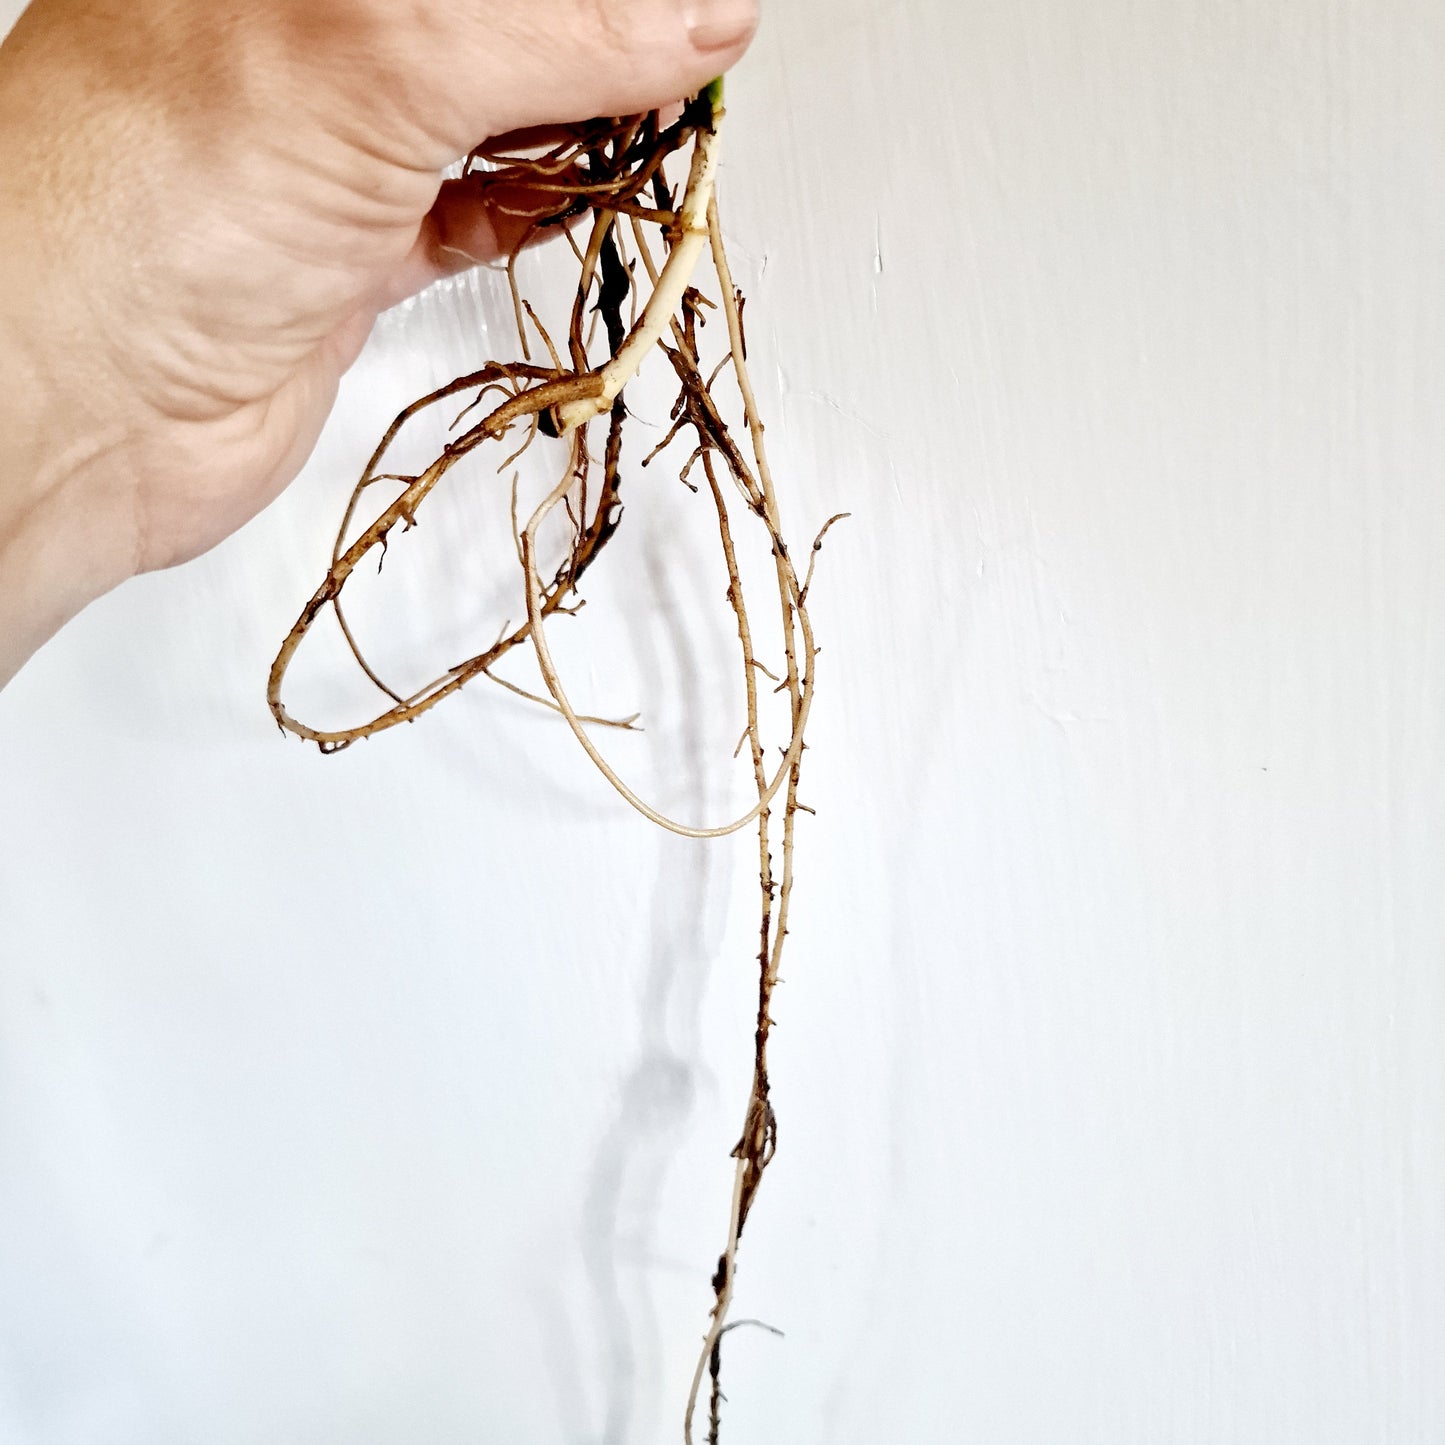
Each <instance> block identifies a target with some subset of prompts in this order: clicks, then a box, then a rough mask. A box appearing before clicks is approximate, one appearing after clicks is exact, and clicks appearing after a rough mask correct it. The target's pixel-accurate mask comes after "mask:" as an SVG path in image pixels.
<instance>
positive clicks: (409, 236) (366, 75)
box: [0, 0, 754, 685]
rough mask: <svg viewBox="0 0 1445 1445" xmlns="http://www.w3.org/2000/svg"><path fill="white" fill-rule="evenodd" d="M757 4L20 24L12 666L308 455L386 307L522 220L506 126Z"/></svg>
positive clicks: (14, 115)
mask: <svg viewBox="0 0 1445 1445" xmlns="http://www.w3.org/2000/svg"><path fill="white" fill-rule="evenodd" d="M753 7H754V0H409V3H398V0H250V3H246V4H228V3H224V0H125V3H122V0H34V3H33V4H32V5H31V6H30V8H29V9H28V10H27V11H26V12H25V13H24V15H23V16H22V17H21V19H20V21H19V22H18V23H17V25H16V27H15V29H14V30H13V32H12V33H11V35H10V36H9V37H8V38H7V39H6V41H5V42H4V44H3V45H0V397H3V405H4V408H5V412H4V416H3V429H0V685H3V683H4V682H5V681H6V680H7V679H8V678H9V677H10V676H11V675H12V674H13V673H14V672H15V670H16V669H18V668H19V666H20V665H21V664H22V663H23V662H24V661H25V659H26V658H27V657H28V656H29V655H30V653H31V652H32V651H33V650H34V649H35V648H36V647H38V646H39V645H40V644H41V643H42V642H43V641H44V640H45V639H46V638H47V637H48V636H49V635H50V634H51V633H52V632H53V631H54V630H55V629H56V628H57V627H59V626H60V625H62V624H63V623H64V622H65V621H66V620H67V619H68V618H69V617H71V616H73V615H74V614H75V613H76V612H78V611H79V610H80V609H81V608H82V607H84V606H85V605H86V603H87V602H89V601H90V600H92V599H93V598H95V597H97V596H99V595H100V594H101V593H103V592H105V591H107V590H109V588H111V587H113V586H115V585H116V584H117V583H119V582H120V581H122V580H124V579H125V578H126V577H128V576H131V575H132V574H134V573H137V572H141V571H146V570H150V569H154V568H159V567H167V566H171V565H173V564H175V563H178V562H182V561H185V560H187V559H189V558H191V557H194V556H196V555H198V554H199V553H201V552H204V551H205V550H207V549H208V548H210V547H212V546H214V545H215V544H216V543H217V542H219V541H220V540H221V539H222V538H224V537H225V536H227V535H229V534H230V533H231V532H232V531H234V530H235V529H236V528H237V527H239V526H240V525H241V524H242V523H243V522H245V521H247V520H248V519H249V518H250V517H252V516H253V515H254V514H255V513H256V512H258V511H260V510H261V508H263V507H264V506H266V504H267V503H268V502H270V501H271V500H272V499H273V498H274V497H275V496H276V495H277V494H278V493H279V492H280V491H281V490H282V488H283V487H285V485H286V484H287V483H288V482H289V481H290V480H291V479H292V478H293V477H294V476H295V474H296V473H297V471H299V470H300V468H301V466H302V464H303V462H304V461H305V459H306V458H307V456H308V455H309V454H310V452H311V450H312V448H313V446H314V445H315V442H316V438H317V437H318V435H319V434H320V431H321V427H322V425H323V423H324V421H325V419H326V416H327V414H328V412H329V411H330V409H331V405H332V402H333V400H334V398H335V394H336V388H337V384H338V382H339V380H340V378H341V375H342V373H343V372H344V371H345V370H346V368H347V367H348V366H349V365H350V364H351V362H352V361H353V360H354V359H355V357H356V355H357V353H358V352H359V351H360V349H361V347H362V345H363V344H364V342H365V340H366V337H367V335H368V333H369V332H370V330H371V327H372V324H373V322H374V321H375V319H376V317H377V315H378V314H379V313H380V312H381V311H382V310H384V309H386V307H388V306H390V305H392V304H394V303H395V302H397V301H398V300H401V299H402V298H403V297H405V296H407V295H409V294H411V293H412V292H414V291H416V290H419V289H421V288H422V287H423V286H425V285H427V284H428V283H429V282H431V281H432V280H434V279H436V278H437V277H439V276H441V275H444V274H447V273H449V272H453V271H456V270H458V269H461V268H462V267H464V266H466V265H470V264H472V263H473V262H474V261H480V260H485V259H488V258H492V257H495V256H497V255H499V254H505V253H506V251H507V250H508V249H510V247H511V245H512V244H513V243H514V242H515V240H516V239H517V238H518V235H519V230H520V228H521V227H522V225H523V224H524V223H523V222H520V221H518V219H517V218H515V217H508V216H506V215H504V214H502V213H500V212H498V211H496V210H494V209H492V208H491V207H489V205H488V203H487V200H486V198H485V197H484V195H483V194H482V192H481V190H480V187H478V186H477V185H475V184H469V183H450V182H449V183H447V184H446V185H445V186H443V184H442V182H441V171H442V169H443V168H444V167H445V166H446V165H448V164H449V163H451V162H452V161H455V160H456V159H458V158H459V157H461V156H462V155H465V154H466V153H467V152H468V151H470V150H471V149H472V148H473V147H475V146H476V145H477V144H479V143H480V142H481V141H482V140H484V139H487V138H489V137H492V136H495V135H498V134H503V133H506V132H510V131H513V130H516V129H519V128H523V127H529V126H534V125H544V124H553V123H567V122H573V121H580V120H584V119H587V118H589V117H591V116H593V115H619V114H629V113H632V112H636V111H641V110H646V109H649V108H651V107H653V106H657V105H662V104H666V103H667V102H670V101H673V100H677V99H681V98H682V97H684V96H686V95H688V94H691V93H692V92H693V91H695V90H697V89H698V88H700V87H701V86H702V85H704V84H706V82H707V81H708V80H710V79H711V78H712V77H713V76H714V75H716V74H718V73H720V72H721V71H723V70H725V69H726V68H727V67H728V66H730V65H731V64H732V63H733V62H734V61H735V60H736V59H737V58H738V57H739V56H740V55H741V53H742V51H743V50H744V49H745V48H746V45H747V43H748V40H749V39H750V38H751V33H752V28H753V24H754V8H753Z"/></svg>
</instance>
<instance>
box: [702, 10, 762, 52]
mask: <svg viewBox="0 0 1445 1445" xmlns="http://www.w3.org/2000/svg"><path fill="white" fill-rule="evenodd" d="M684 13H685V14H686V16H687V33H688V38H689V39H690V40H691V41H692V44H693V49H695V50H702V51H713V50H736V49H737V47H738V46H739V45H741V44H742V43H743V42H744V41H745V40H747V39H748V38H749V36H751V35H752V33H753V31H754V30H756V29H757V25H758V7H757V5H756V4H754V3H753V0H686V3H685V5H684Z"/></svg>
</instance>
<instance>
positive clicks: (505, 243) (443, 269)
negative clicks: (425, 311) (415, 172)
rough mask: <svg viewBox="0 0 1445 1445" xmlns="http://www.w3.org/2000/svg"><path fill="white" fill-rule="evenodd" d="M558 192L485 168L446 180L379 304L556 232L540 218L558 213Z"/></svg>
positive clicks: (383, 305) (400, 298)
mask: <svg viewBox="0 0 1445 1445" xmlns="http://www.w3.org/2000/svg"><path fill="white" fill-rule="evenodd" d="M556 206H557V197H556V196H555V195H553V194H551V193H543V192H539V191H534V190H531V189H530V188H528V187H526V186H519V185H499V184H496V183H491V182H489V181H488V178H487V176H486V175H485V173H478V174H473V175H470V176H467V177H465V178H464V179H462V180H457V181H443V182H442V186H441V190H440V191H439V192H438V193H437V198H436V203H435V204H434V205H433V206H432V208H431V210H430V211H429V212H428V213H427V215H426V217H425V219H424V220H423V221H422V224H421V229H420V231H419V232H418V234H417V239H416V244H415V245H414V246H413V247H412V249H411V252H410V254H409V255H408V256H407V257H406V259H405V260H404V261H403V262H402V263H401V265H400V266H399V267H398V268H397V269H396V270H395V271H394V272H393V273H392V274H391V275H390V276H389V277H387V278H386V281H385V284H384V287H383V290H382V292H381V295H380V296H379V298H378V302H377V305H378V307H379V309H381V310H385V309H386V308H387V307H389V306H394V305H396V304H397V302H399V301H404V300H405V299H406V298H407V297H408V296H414V295H415V294H416V293H417V292H418V291H422V290H424V289H425V288H426V287H428V286H430V285H431V284H432V282H433V281H439V280H441V279H442V277H444V276H454V275H456V274H457V273H458V272H460V271H466V270H469V269H470V268H471V267H473V266H477V265H481V264H483V263H485V262H488V261H498V260H502V259H505V258H506V257H508V256H510V255H511V254H512V252H513V251H515V250H516V249H517V248H518V247H519V246H520V245H522V244H523V243H524V242H530V241H538V240H543V239H545V238H546V237H548V236H554V235H556V234H557V230H556V227H555V226H548V227H546V228H545V229H538V222H539V221H540V220H543V219H546V218H548V217H550V216H551V215H552V214H554V213H555V210H556Z"/></svg>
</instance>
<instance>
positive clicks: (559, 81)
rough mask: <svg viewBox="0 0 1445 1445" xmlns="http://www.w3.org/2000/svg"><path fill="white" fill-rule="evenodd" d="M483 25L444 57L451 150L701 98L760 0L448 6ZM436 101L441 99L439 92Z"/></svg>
mask: <svg viewBox="0 0 1445 1445" xmlns="http://www.w3.org/2000/svg"><path fill="white" fill-rule="evenodd" d="M451 3H465V5H466V6H467V8H468V10H469V11H470V12H471V13H472V14H473V15H474V16H476V17H477V19H476V21H475V23H474V24H472V25H471V26H470V27H469V32H468V33H469V36H470V37H471V38H470V43H466V44H463V45H461V46H460V47H458V48H457V50H455V51H454V52H453V53H452V54H450V55H449V56H448V57H447V60H446V69H447V71H448V79H447V84H446V86H444V87H443V89H445V90H447V91H449V92H450V93H451V94H452V96H453V98H454V103H455V105H456V107H457V108H456V109H455V110H454V111H453V112H452V114H451V116H450V117H449V120H448V125H449V128H450V131H451V133H450V134H449V136H448V138H447V139H448V141H449V147H450V149H452V150H453V151H455V153H456V154H457V155H460V154H464V153H465V152H466V151H467V150H469V149H471V147H472V146H474V145H476V144H477V143H478V141H479V140H481V139H482V138H483V137H484V136H489V135H496V134H499V133H501V132H503V131H511V130H518V129H523V128H526V127H530V126H538V125H551V124H558V123H566V122H571V121H581V120H587V119H589V118H590V117H592V116H597V115H630V114H634V113H636V112H639V111H644V110H650V109H652V108H654V107H657V106H662V105H666V104H667V103H669V102H671V101H676V100H679V99H681V98H683V97H684V96H688V95H692V94H694V93H695V92H696V91H698V90H700V89H701V88H702V87H703V86H705V85H706V84H707V83H708V82H709V81H710V80H712V79H713V78H714V77H715V76H717V75H720V74H721V73H722V72H723V71H725V70H727V69H728V68H729V67H730V66H731V65H733V64H734V63H735V62H736V61H737V60H738V59H739V58H740V57H741V56H742V54H743V52H744V51H745V50H746V49H747V47H748V43H749V41H751V39H752V36H753V32H754V30H755V29H756V27H757V21H758V10H757V0H492V3H490V4H487V3H482V0H451ZM432 94H433V98H434V99H435V98H437V91H436V89H433V92H432Z"/></svg>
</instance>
